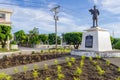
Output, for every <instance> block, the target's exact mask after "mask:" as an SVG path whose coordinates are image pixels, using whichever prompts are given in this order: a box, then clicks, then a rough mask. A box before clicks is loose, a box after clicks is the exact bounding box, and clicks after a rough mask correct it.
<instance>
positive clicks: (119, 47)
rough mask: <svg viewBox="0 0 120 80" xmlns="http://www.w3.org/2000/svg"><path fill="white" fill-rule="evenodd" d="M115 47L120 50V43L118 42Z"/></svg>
mask: <svg viewBox="0 0 120 80" xmlns="http://www.w3.org/2000/svg"><path fill="white" fill-rule="evenodd" d="M113 47H114V48H115V49H120V41H118V42H117V43H116V44H115V45H114V46H113Z"/></svg>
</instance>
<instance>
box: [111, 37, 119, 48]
mask: <svg viewBox="0 0 120 80" xmlns="http://www.w3.org/2000/svg"><path fill="white" fill-rule="evenodd" d="M118 41H120V38H114V41H113V43H112V45H113V46H114V45H115V44H116V43H117V42H118Z"/></svg>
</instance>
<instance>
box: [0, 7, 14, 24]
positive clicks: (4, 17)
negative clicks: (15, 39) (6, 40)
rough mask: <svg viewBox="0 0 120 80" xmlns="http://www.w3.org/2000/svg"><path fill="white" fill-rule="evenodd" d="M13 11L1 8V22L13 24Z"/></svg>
mask: <svg viewBox="0 0 120 80" xmlns="http://www.w3.org/2000/svg"><path fill="white" fill-rule="evenodd" d="M12 13H13V11H12V10H10V9H3V8H0V24H4V25H8V26H11V15H12Z"/></svg>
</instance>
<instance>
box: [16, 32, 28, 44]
mask: <svg viewBox="0 0 120 80" xmlns="http://www.w3.org/2000/svg"><path fill="white" fill-rule="evenodd" d="M14 36H15V40H16V41H17V43H18V44H22V43H24V42H25V41H26V39H27V35H26V34H25V32H24V31H23V30H19V31H17V32H15V33H14Z"/></svg>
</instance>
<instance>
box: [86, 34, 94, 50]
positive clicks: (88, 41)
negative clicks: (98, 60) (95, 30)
mask: <svg viewBox="0 0 120 80" xmlns="http://www.w3.org/2000/svg"><path fill="white" fill-rule="evenodd" d="M85 47H86V48H92V47H93V36H91V35H88V36H86V37H85Z"/></svg>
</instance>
